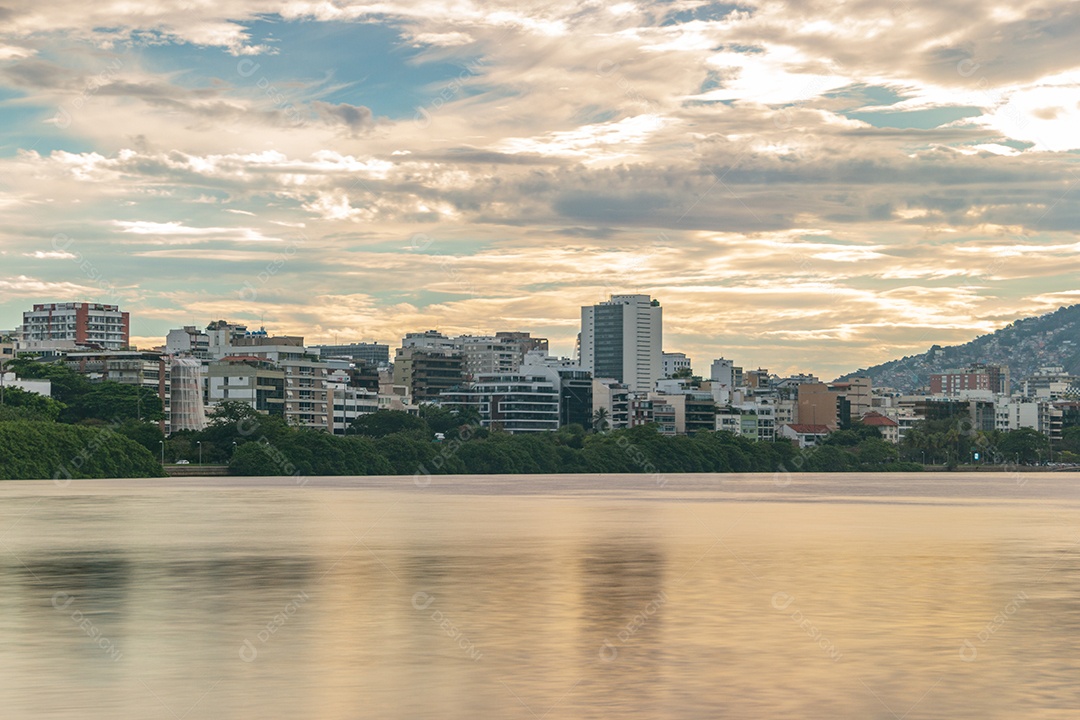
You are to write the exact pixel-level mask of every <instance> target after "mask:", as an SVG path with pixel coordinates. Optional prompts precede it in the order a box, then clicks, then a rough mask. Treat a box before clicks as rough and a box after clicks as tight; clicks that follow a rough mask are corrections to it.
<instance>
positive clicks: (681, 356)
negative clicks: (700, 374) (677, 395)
mask: <svg viewBox="0 0 1080 720" xmlns="http://www.w3.org/2000/svg"><path fill="white" fill-rule="evenodd" d="M662 357H663V363H664V374H663V377H666V378H669V377H674V375H675V373H680V374H693V372H694V370H693V368H691V367H690V358H688V357H686V353H681V352H666V353H664V354H663V356H662Z"/></svg>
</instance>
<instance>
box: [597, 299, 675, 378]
mask: <svg viewBox="0 0 1080 720" xmlns="http://www.w3.org/2000/svg"><path fill="white" fill-rule="evenodd" d="M662 348H663V309H662V308H661V307H660V301H659V300H653V299H651V298H650V297H649V296H648V295H612V296H611V299H610V300H607V301H605V302H602V303H600V304H599V305H589V306H586V307H583V308H581V367H582V369H584V370H586V371H588V372H591V373H592V375H593V377H595V378H611V379H613V380H617V381H619V382H620V383H623V384H625V385H627V386H628V387H629V388H630V389H631V390H633V391H634V392H639V393H647V392H650V391H651V390H652V389H653V386H654V385H655V384H656V381H657V380H659V379H660V378H662V377H663V375H664V360H663V349H662Z"/></svg>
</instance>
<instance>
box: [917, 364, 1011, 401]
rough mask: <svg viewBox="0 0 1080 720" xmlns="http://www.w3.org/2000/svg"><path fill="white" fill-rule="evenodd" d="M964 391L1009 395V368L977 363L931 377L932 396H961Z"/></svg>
mask: <svg viewBox="0 0 1080 720" xmlns="http://www.w3.org/2000/svg"><path fill="white" fill-rule="evenodd" d="M964 390H988V391H990V392H991V393H993V394H995V395H1008V394H1009V390H1010V385H1009V368H1008V366H1006V365H984V364H981V363H977V364H973V365H969V366H968V367H966V368H954V369H951V370H946V371H945V372H943V373H935V374H933V375H931V376H930V394H932V395H959V394H960V393H961V392H962V391H964Z"/></svg>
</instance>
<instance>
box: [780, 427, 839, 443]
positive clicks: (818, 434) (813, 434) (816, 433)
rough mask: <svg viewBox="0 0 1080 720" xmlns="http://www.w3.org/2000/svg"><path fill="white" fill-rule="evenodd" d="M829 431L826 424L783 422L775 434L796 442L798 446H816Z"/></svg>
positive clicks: (830, 430) (830, 429)
mask: <svg viewBox="0 0 1080 720" xmlns="http://www.w3.org/2000/svg"><path fill="white" fill-rule="evenodd" d="M830 432H832V428H830V427H829V426H828V425H815V424H811V423H795V424H789V423H784V424H783V425H781V426H780V430H779V431H778V432H777V434H778V435H779V436H780V437H783V438H787V439H788V440H791V441H792V442H795V443H797V444H798V446H799V448H800V449H801V448H808V447H816V446H817V445H818V444H819V443H820V442H821V441H822V440H823V439H824V438H825V436H827V435H828V434H829V433H830Z"/></svg>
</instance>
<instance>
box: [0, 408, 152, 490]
mask: <svg viewBox="0 0 1080 720" xmlns="http://www.w3.org/2000/svg"><path fill="white" fill-rule="evenodd" d="M162 474H163V473H162V470H161V465H160V464H159V463H158V461H157V460H156V459H154V456H153V454H152V453H151V452H150V451H148V450H147V449H146V448H144V447H142V446H141V445H139V444H138V443H136V442H134V441H133V440H131V439H129V438H127V437H124V436H123V435H121V434H119V433H118V432H116V431H115V430H113V429H110V428H109V427H94V426H90V425H66V424H62V423H57V422H50V421H41V420H26V419H18V420H13V419H8V420H3V419H0V480H47V479H54V480H56V481H58V482H60V483H66V482H67V481H68V480H72V479H75V478H125V477H135V478H138V477H159V476H161V475H162Z"/></svg>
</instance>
